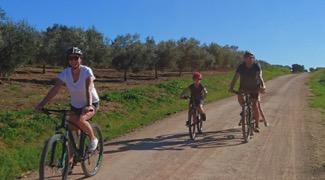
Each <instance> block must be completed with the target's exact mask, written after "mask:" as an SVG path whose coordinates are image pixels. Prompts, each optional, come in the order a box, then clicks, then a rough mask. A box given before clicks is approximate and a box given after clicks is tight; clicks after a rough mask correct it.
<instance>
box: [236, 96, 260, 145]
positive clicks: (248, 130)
mask: <svg viewBox="0 0 325 180" xmlns="http://www.w3.org/2000/svg"><path fill="white" fill-rule="evenodd" d="M234 93H235V94H242V95H244V101H245V103H244V106H242V112H241V113H240V115H241V120H240V124H241V126H242V133H243V139H244V142H246V143H247V142H248V141H249V139H250V138H252V137H253V135H254V129H255V128H256V125H255V119H254V118H253V102H252V99H251V95H250V93H249V92H238V91H234Z"/></svg>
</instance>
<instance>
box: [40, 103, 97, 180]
mask: <svg viewBox="0 0 325 180" xmlns="http://www.w3.org/2000/svg"><path fill="white" fill-rule="evenodd" d="M43 112H44V113H45V114H47V115H51V114H57V115H61V123H60V124H58V123H57V122H56V128H55V134H54V135H53V136H52V137H51V138H49V139H48V140H47V141H46V144H45V146H44V149H43V152H42V155H41V160H40V166H39V179H51V178H60V177H62V179H67V177H68V174H69V173H72V169H73V166H74V165H76V164H77V163H78V162H81V167H82V170H83V172H84V174H85V176H86V177H89V176H94V175H95V174H97V172H98V171H99V169H100V167H101V165H102V160H103V137H102V133H101V130H100V128H99V127H98V126H97V125H95V124H91V126H92V128H93V130H94V133H95V136H96V137H97V138H98V146H97V149H96V150H94V151H92V152H89V151H88V146H89V144H90V140H89V138H88V136H87V135H86V134H85V133H83V132H81V133H79V134H80V135H78V131H75V132H73V131H72V130H70V128H69V126H70V125H73V124H72V123H69V121H68V113H69V112H70V111H69V110H51V109H43ZM73 126H75V125H73ZM75 127H76V126H75ZM79 132H80V131H79ZM69 147H70V148H69ZM70 151H72V152H70ZM69 154H70V155H72V154H73V163H71V162H69Z"/></svg>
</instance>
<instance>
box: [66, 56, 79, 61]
mask: <svg viewBox="0 0 325 180" xmlns="http://www.w3.org/2000/svg"><path fill="white" fill-rule="evenodd" d="M68 59H69V61H72V60H74V61H76V60H78V59H79V56H69V57H68Z"/></svg>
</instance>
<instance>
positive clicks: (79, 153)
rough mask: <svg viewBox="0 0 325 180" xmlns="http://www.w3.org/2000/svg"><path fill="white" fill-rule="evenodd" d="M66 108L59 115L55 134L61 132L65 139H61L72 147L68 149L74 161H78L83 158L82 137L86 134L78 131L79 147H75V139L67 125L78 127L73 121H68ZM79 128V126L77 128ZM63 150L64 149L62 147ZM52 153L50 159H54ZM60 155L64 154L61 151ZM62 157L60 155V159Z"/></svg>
mask: <svg viewBox="0 0 325 180" xmlns="http://www.w3.org/2000/svg"><path fill="white" fill-rule="evenodd" d="M68 112H69V111H68V110H65V111H62V117H61V123H60V125H58V126H56V127H55V134H63V135H64V137H65V139H64V140H63V142H64V143H66V141H68V145H69V147H71V148H72V149H70V151H71V150H72V152H73V156H74V158H76V159H74V161H77V162H80V161H82V160H83V155H84V150H85V147H84V144H83V142H84V139H85V138H86V135H85V134H84V133H82V132H81V133H80V140H79V148H78V147H77V142H76V141H75V139H74V137H73V134H72V131H71V129H70V128H69V125H72V126H74V127H76V128H78V127H77V126H76V125H74V124H73V123H70V122H69V121H68V118H67V115H68ZM78 129H79V128H78ZM55 146H56V144H55V145H54V147H53V149H55ZM62 150H63V151H64V150H65V149H62ZM54 155H55V154H54V153H53V154H51V161H53V159H54ZM62 156H64V154H63V153H62ZM63 158H64V157H61V159H63Z"/></svg>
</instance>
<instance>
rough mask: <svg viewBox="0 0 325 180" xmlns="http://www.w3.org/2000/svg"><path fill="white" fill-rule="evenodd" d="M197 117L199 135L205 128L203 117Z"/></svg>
mask: <svg viewBox="0 0 325 180" xmlns="http://www.w3.org/2000/svg"><path fill="white" fill-rule="evenodd" d="M196 117H197V120H198V123H197V132H198V133H199V134H202V126H203V121H202V117H201V115H200V114H198V115H197V116H196Z"/></svg>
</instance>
